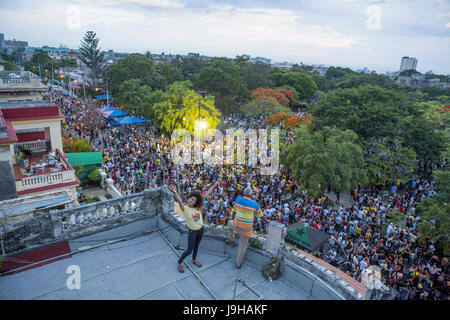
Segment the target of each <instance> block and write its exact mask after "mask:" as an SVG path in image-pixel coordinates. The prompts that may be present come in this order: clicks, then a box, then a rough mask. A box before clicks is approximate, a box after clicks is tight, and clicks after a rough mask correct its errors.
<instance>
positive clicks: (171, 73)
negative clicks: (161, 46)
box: [156, 61, 184, 84]
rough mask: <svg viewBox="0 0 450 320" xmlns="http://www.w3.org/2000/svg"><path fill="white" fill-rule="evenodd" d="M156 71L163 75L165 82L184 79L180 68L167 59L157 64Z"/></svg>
mask: <svg viewBox="0 0 450 320" xmlns="http://www.w3.org/2000/svg"><path fill="white" fill-rule="evenodd" d="M156 71H157V72H158V73H159V74H160V75H161V76H162V77H164V79H165V83H166V84H171V83H173V82H175V81H183V80H184V77H183V74H182V73H181V70H180V69H179V68H178V67H175V66H172V65H171V64H170V63H169V62H167V61H164V62H162V63H159V64H157V65H156Z"/></svg>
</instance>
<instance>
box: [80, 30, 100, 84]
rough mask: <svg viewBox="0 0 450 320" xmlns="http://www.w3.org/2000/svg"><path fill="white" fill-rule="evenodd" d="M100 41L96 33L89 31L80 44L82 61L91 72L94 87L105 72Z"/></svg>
mask: <svg viewBox="0 0 450 320" xmlns="http://www.w3.org/2000/svg"><path fill="white" fill-rule="evenodd" d="M99 40H100V39H99V38H97V34H96V33H95V32H94V31H87V32H86V33H85V35H84V37H83V39H82V40H81V44H80V60H81V61H83V63H84V64H85V65H86V66H87V67H88V68H89V69H90V70H91V73H92V80H93V86H95V83H96V80H97V78H98V77H99V76H100V75H101V73H102V71H103V57H104V53H102V52H101V48H100V47H99V46H98V43H99Z"/></svg>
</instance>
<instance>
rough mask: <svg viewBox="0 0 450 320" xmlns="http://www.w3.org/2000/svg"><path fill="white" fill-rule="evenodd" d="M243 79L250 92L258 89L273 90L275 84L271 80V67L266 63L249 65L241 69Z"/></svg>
mask: <svg viewBox="0 0 450 320" xmlns="http://www.w3.org/2000/svg"><path fill="white" fill-rule="evenodd" d="M240 72H241V76H242V79H243V80H244V81H245V83H246V84H247V88H248V90H253V89H256V88H271V87H273V85H274V83H273V81H272V79H271V74H270V65H268V64H265V63H249V64H246V65H244V66H243V67H242V68H241V71H240Z"/></svg>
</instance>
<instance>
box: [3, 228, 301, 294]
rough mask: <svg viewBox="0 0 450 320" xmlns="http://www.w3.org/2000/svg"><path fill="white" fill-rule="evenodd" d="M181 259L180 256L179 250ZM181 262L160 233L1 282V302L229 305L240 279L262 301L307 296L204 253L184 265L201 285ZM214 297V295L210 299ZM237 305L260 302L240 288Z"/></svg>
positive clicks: (280, 281) (285, 283)
mask: <svg viewBox="0 0 450 320" xmlns="http://www.w3.org/2000/svg"><path fill="white" fill-rule="evenodd" d="M177 251H178V252H179V253H180V254H181V253H182V252H183V251H182V250H177ZM177 259H178V256H177V255H176V253H175V252H174V250H173V249H172V248H171V247H170V245H169V244H168V243H167V242H166V241H165V240H164V238H163V237H162V236H161V234H160V233H159V232H157V231H156V232H154V233H152V234H150V235H147V236H142V237H137V238H135V239H132V240H129V241H125V242H118V243H114V244H111V245H107V246H103V247H99V248H97V249H92V250H89V251H84V252H81V253H78V254H74V255H72V256H71V257H68V258H67V259H64V260H59V261H56V262H53V263H51V264H47V265H43V266H42V267H38V268H34V269H30V270H27V271H24V272H20V273H16V274H12V275H8V276H5V277H3V278H2V279H1V281H0V299H27V300H28V299H44V300H48V299H50V300H53V299H55V300H64V299H127V300H161V299H167V300H184V299H188V300H199V299H200V300H208V299H209V300H211V299H225V300H230V299H232V298H233V295H234V288H235V285H236V280H235V279H236V277H238V278H240V279H242V280H244V281H245V282H246V283H247V284H248V286H250V287H251V288H252V289H253V290H254V291H256V292H257V293H259V294H260V295H262V296H263V298H264V299H275V300H276V299H283V300H285V299H289V300H306V299H308V295H309V293H306V292H304V291H302V289H301V288H298V287H295V285H293V284H290V283H289V282H288V281H286V280H285V279H283V278H280V279H278V280H276V281H272V282H270V281H269V280H267V279H265V278H264V277H263V276H262V273H261V267H260V266H255V265H252V264H251V263H248V262H246V261H244V263H243V265H242V267H241V269H239V270H238V269H236V268H235V267H234V263H235V258H233V257H226V256H225V257H224V256H223V252H222V254H221V253H220V252H217V254H213V253H211V252H206V251H205V250H202V245H201V244H200V249H199V255H198V260H199V261H201V263H202V264H203V266H202V267H201V268H197V267H196V266H194V265H193V264H192V263H191V261H190V259H189V257H188V258H186V259H185V262H186V263H188V264H189V265H190V266H191V267H192V268H193V269H194V271H195V272H196V273H197V274H198V276H199V277H200V279H202V281H203V282H204V283H205V284H206V287H208V288H206V287H205V286H203V285H202V284H201V283H200V281H199V280H198V279H197V278H196V276H195V275H194V273H192V271H191V270H190V269H189V268H187V267H185V272H184V273H179V272H178V270H177V268H176V261H177ZM71 265H76V266H79V267H80V271H81V272H80V273H81V289H79V290H77V289H72V290H69V289H68V288H67V286H66V282H67V278H68V277H69V274H68V273H66V270H67V268H68V267H69V266H71ZM211 293H212V294H211ZM235 298H236V299H237V300H247V299H251V300H258V299H259V297H258V296H256V295H255V294H254V293H253V292H251V291H250V290H249V289H248V288H246V287H244V286H243V285H242V284H241V283H238V285H237V287H236V296H235Z"/></svg>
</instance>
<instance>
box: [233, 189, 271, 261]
mask: <svg viewBox="0 0 450 320" xmlns="http://www.w3.org/2000/svg"><path fill="white" fill-rule="evenodd" d="M252 195H253V191H252V188H250V187H247V188H245V189H244V196H243V197H241V196H239V197H237V199H236V201H235V203H234V206H233V209H232V210H231V212H232V213H233V219H232V220H230V221H228V244H229V245H230V246H232V247H234V245H235V244H234V240H235V232H237V233H239V248H238V254H237V257H236V268H238V269H240V268H241V264H242V260H243V259H244V256H245V253H246V252H247V244H248V240H249V239H250V237H251V236H252V233H253V232H252V231H253V222H254V221H255V218H261V219H262V220H263V221H264V223H265V225H266V226H267V225H269V221H268V220H267V219H266V217H265V216H264V215H263V213H262V211H261V208H260V207H259V205H258V203H257V202H256V201H254V200H252Z"/></svg>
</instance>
